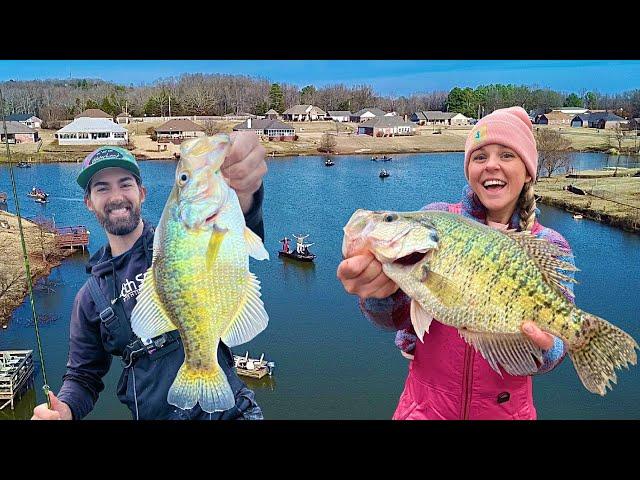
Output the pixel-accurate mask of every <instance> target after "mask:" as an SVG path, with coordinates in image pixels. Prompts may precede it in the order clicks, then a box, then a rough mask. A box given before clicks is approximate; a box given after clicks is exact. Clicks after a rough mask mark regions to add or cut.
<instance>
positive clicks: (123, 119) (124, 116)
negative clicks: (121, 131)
mask: <svg viewBox="0 0 640 480" xmlns="http://www.w3.org/2000/svg"><path fill="white" fill-rule="evenodd" d="M116 123H117V124H118V125H122V124H124V125H128V124H129V123H131V115H129V114H128V113H127V112H122V113H119V114H118V116H117V117H116Z"/></svg>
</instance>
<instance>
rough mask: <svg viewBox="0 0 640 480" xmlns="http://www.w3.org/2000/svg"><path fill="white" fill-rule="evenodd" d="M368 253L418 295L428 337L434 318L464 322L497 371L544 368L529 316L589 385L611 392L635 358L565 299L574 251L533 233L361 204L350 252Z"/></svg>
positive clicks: (420, 323)
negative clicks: (528, 330) (526, 330)
mask: <svg viewBox="0 0 640 480" xmlns="http://www.w3.org/2000/svg"><path fill="white" fill-rule="evenodd" d="M363 249H364V250H369V251H371V253H372V254H373V255H374V256H375V258H376V259H378V261H380V262H381V263H382V269H383V271H384V273H385V274H386V275H387V276H388V277H389V278H391V279H392V280H393V281H395V282H396V284H398V286H399V287H400V288H401V289H402V290H403V291H404V292H405V293H406V294H407V295H408V296H409V297H410V298H411V309H410V311H411V322H412V324H413V327H414V329H415V331H416V333H417V335H418V337H419V338H420V339H421V340H422V339H423V338H424V334H425V333H428V332H429V325H430V323H431V321H432V319H433V318H436V319H438V321H440V322H442V323H444V324H445V325H450V326H453V327H455V328H457V329H458V331H459V333H460V336H461V337H462V338H463V339H464V340H465V341H466V342H467V343H469V344H470V345H472V346H474V348H475V349H476V350H477V351H479V352H480V353H481V354H482V356H483V357H484V358H485V359H486V360H487V361H488V362H489V364H490V365H491V367H492V368H493V369H494V370H495V371H496V372H498V373H499V374H500V375H502V373H501V372H500V369H499V367H502V368H503V369H504V370H505V371H506V372H508V373H509V374H512V375H529V374H532V373H534V372H536V371H537V368H538V366H537V365H536V363H535V361H534V359H536V360H537V361H538V362H539V363H542V352H541V350H540V349H539V348H538V347H537V346H536V345H535V344H534V343H533V342H532V341H531V340H529V338H528V337H526V336H525V335H524V334H522V333H521V330H520V328H521V325H522V322H524V321H526V320H531V321H533V322H534V323H536V325H538V326H539V327H540V328H541V329H542V330H544V331H546V332H549V333H551V334H553V335H555V336H557V337H560V338H561V339H562V340H563V341H564V342H565V343H566V344H567V346H568V353H569V356H570V357H571V360H572V361H573V364H574V366H575V369H576V371H577V373H578V376H579V377H580V380H581V381H582V383H583V385H584V386H585V387H586V388H587V390H589V391H590V392H593V393H598V394H600V395H604V394H605V393H606V387H609V388H612V387H611V384H610V382H611V381H612V382H613V383H616V374H615V371H614V369H615V368H620V367H621V366H624V367H627V364H628V363H631V364H633V365H635V364H636V360H637V358H636V351H635V349H636V348H638V344H637V343H636V341H635V340H634V339H633V338H632V337H631V336H630V335H628V334H627V333H625V332H624V331H622V330H621V329H619V328H618V327H616V326H614V325H612V324H610V323H609V322H607V321H606V320H603V319H602V318H599V317H597V316H595V315H592V314H590V313H588V312H585V311H583V310H580V309H579V308H578V307H576V306H575V305H574V304H573V303H571V302H570V301H568V300H567V298H566V297H565V295H563V292H565V293H566V292H567V290H566V288H565V287H563V285H562V283H561V282H562V281H565V282H567V281H574V280H573V279H572V278H570V277H567V276H566V275H564V274H563V273H561V272H560V271H559V270H564V271H575V270H577V269H576V268H575V267H574V266H573V265H572V264H571V263H568V262H565V261H564V260H563V259H562V257H563V256H564V257H566V256H567V252H566V251H564V250H562V249H560V248H559V247H557V246H556V245H554V244H552V243H550V242H547V241H546V240H543V239H538V238H535V237H534V236H532V235H531V234H530V233H529V232H515V231H508V232H501V231H498V230H495V229H492V228H490V227H488V226H486V225H484V224H481V223H479V222H476V221H473V220H470V219H468V218H465V217H463V216H461V215H456V214H453V213H449V212H440V211H418V212H406V213H403V212H373V211H368V210H357V211H356V212H355V213H354V214H353V215H352V216H351V218H350V220H349V222H348V223H347V225H346V226H345V227H344V240H343V245H342V251H343V255H344V256H345V257H348V256H351V255H353V254H355V253H357V252H359V251H362V250H363Z"/></svg>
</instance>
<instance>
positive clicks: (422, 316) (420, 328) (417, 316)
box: [410, 299, 433, 343]
mask: <svg viewBox="0 0 640 480" xmlns="http://www.w3.org/2000/svg"><path fill="white" fill-rule="evenodd" d="M410 313H411V324H412V325H413V329H414V330H415V331H416V335H418V338H419V339H420V341H421V342H422V343H424V340H423V337H424V334H425V333H429V326H431V321H432V320H433V316H432V315H430V314H428V313H427V312H426V311H425V309H424V308H422V305H420V304H419V303H418V302H417V301H415V300H413V299H412V300H411V309H410Z"/></svg>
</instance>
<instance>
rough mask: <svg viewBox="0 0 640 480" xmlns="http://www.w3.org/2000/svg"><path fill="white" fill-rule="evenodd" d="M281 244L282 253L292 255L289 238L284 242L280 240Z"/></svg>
mask: <svg viewBox="0 0 640 480" xmlns="http://www.w3.org/2000/svg"><path fill="white" fill-rule="evenodd" d="M280 243H281V244H282V251H283V252H285V253H291V252H290V250H289V238H287V237H284V238H283V239H282V240H280Z"/></svg>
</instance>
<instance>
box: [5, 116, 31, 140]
mask: <svg viewBox="0 0 640 480" xmlns="http://www.w3.org/2000/svg"><path fill="white" fill-rule="evenodd" d="M7 140H8V142H9V143H36V142H37V141H38V140H39V138H38V132H37V131H36V130H34V129H33V128H29V127H27V126H26V125H23V124H22V123H21V122H10V121H7ZM0 141H2V142H4V141H5V138H4V128H0Z"/></svg>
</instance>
